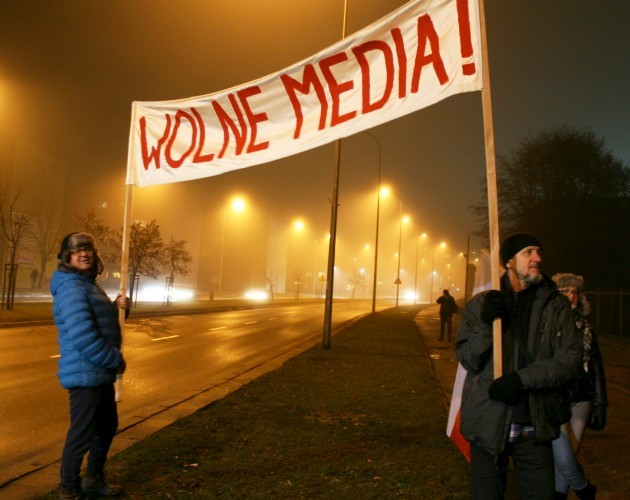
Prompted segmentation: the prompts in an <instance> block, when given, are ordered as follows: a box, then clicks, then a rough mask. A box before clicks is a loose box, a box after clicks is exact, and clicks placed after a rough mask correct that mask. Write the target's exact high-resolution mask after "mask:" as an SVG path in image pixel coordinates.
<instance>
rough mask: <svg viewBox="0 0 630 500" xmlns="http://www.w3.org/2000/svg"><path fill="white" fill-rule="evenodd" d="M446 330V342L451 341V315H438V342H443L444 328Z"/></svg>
mask: <svg viewBox="0 0 630 500" xmlns="http://www.w3.org/2000/svg"><path fill="white" fill-rule="evenodd" d="M445 326H446V327H447V328H448V337H447V339H446V340H451V337H452V333H453V315H452V314H449V315H442V314H440V340H444V327H445Z"/></svg>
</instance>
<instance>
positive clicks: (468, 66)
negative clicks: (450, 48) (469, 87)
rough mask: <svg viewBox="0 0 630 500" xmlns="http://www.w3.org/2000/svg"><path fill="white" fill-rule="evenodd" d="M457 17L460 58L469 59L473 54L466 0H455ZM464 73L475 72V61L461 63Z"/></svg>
mask: <svg viewBox="0 0 630 500" xmlns="http://www.w3.org/2000/svg"><path fill="white" fill-rule="evenodd" d="M457 17H458V19H459V43H460V45H461V49H462V59H463V60H464V61H466V60H470V59H471V58H472V56H473V46H472V37H471V35H470V15H469V12H468V0H457ZM462 70H463V71H464V74H465V75H474V74H475V63H474V62H465V63H464V64H462Z"/></svg>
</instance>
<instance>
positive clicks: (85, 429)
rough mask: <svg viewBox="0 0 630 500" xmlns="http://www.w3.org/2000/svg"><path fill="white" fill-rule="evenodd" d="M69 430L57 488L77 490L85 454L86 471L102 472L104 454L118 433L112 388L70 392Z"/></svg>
mask: <svg viewBox="0 0 630 500" xmlns="http://www.w3.org/2000/svg"><path fill="white" fill-rule="evenodd" d="M69 392H70V429H68V434H67V436H66V444H65V446H64V448H63V454H62V456H61V486H62V487H63V488H68V489H72V488H78V487H80V486H81V477H80V473H81V464H82V462H83V457H84V456H85V454H86V453H87V452H88V451H89V455H88V463H87V467H88V470H89V471H90V472H91V473H93V474H96V475H99V474H102V473H103V471H104V469H105V461H106V460H107V452H108V451H109V447H110V446H111V444H112V441H113V440H114V436H115V434H116V429H118V412H117V408H116V401H115V397H114V385H113V384H110V385H103V386H99V387H76V388H74V389H70V391H69Z"/></svg>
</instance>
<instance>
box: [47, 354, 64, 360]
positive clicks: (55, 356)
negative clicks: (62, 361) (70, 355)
mask: <svg viewBox="0 0 630 500" xmlns="http://www.w3.org/2000/svg"><path fill="white" fill-rule="evenodd" d="M48 357H49V358H51V359H54V358H60V357H61V354H53V355H52V356H48Z"/></svg>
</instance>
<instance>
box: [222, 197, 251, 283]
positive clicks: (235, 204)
mask: <svg viewBox="0 0 630 500" xmlns="http://www.w3.org/2000/svg"><path fill="white" fill-rule="evenodd" d="M230 208H231V209H232V211H233V212H242V211H243V210H245V200H244V199H243V198H241V197H240V196H236V197H235V198H233V199H232V202H231V203H230ZM227 212H228V209H227V207H226V208H224V209H223V228H222V229H221V255H220V257H219V293H221V292H222V291H223V254H224V252H225V223H226V220H227Z"/></svg>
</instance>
